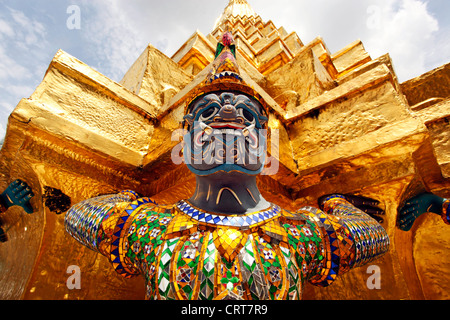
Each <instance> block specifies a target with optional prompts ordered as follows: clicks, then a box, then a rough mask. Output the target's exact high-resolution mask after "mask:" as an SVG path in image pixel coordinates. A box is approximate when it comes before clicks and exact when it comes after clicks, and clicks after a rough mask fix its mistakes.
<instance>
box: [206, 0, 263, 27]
mask: <svg viewBox="0 0 450 320" xmlns="http://www.w3.org/2000/svg"><path fill="white" fill-rule="evenodd" d="M256 16H257V15H256V13H255V11H254V10H253V8H252V7H251V6H250V5H249V4H248V2H247V1H245V0H230V2H229V3H228V6H227V7H226V8H225V10H224V11H223V13H222V15H221V16H220V17H219V18H218V19H217V21H216V24H215V25H214V29H216V28H217V27H218V26H220V25H221V24H222V23H223V22H224V21H225V20H226V19H227V18H228V17H256Z"/></svg>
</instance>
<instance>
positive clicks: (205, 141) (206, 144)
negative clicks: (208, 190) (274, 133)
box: [184, 92, 267, 176]
mask: <svg viewBox="0 0 450 320" xmlns="http://www.w3.org/2000/svg"><path fill="white" fill-rule="evenodd" d="M184 120H185V123H186V124H187V127H186V128H187V130H188V133H187V134H186V135H185V137H184V141H185V147H184V158H185V163H186V164H187V165H188V167H189V169H190V170H191V171H192V172H193V173H194V174H196V175H200V176H206V175H210V174H213V173H216V172H219V171H222V172H235V171H237V172H242V173H245V174H250V175H257V174H259V173H261V171H262V170H263V168H264V163H265V159H266V149H267V148H266V147H267V143H266V142H267V130H266V124H267V117H266V116H265V112H264V110H263V108H262V106H261V104H260V103H259V102H258V101H257V100H256V99H254V98H252V97H249V96H247V95H244V94H240V93H233V92H224V93H210V94H207V95H205V96H203V97H201V98H199V99H197V100H195V101H194V102H193V103H192V104H191V105H190V107H189V109H188V112H187V115H186V116H185V117H184Z"/></svg>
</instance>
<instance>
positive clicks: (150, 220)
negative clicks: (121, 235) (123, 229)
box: [125, 198, 174, 234]
mask: <svg viewBox="0 0 450 320" xmlns="http://www.w3.org/2000/svg"><path fill="white" fill-rule="evenodd" d="M136 203H137V204H138V206H136V207H135V205H133V204H136ZM129 207H131V209H133V213H132V214H131V215H132V216H133V217H132V223H131V226H130V228H132V227H133V226H135V228H137V227H142V226H145V228H146V230H152V229H155V228H157V229H159V230H160V231H165V229H166V228H165V226H166V225H167V224H168V223H169V222H170V221H171V220H172V218H173V214H174V206H173V205H160V204H157V203H156V202H155V201H153V200H152V199H150V198H140V199H137V200H136V201H135V202H133V203H131V204H130V205H129ZM134 207H135V208H134ZM125 211H126V210H125ZM133 231H134V230H128V233H129V234H131V233H133ZM141 233H142V231H141Z"/></svg>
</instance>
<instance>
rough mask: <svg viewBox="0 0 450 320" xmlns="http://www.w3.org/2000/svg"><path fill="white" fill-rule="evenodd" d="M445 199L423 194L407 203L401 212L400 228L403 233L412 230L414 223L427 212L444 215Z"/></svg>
mask: <svg viewBox="0 0 450 320" xmlns="http://www.w3.org/2000/svg"><path fill="white" fill-rule="evenodd" d="M443 203H444V199H443V198H441V197H439V196H436V195H434V194H432V193H422V194H420V195H418V196H415V197H414V198H411V199H409V200H407V201H406V203H405V204H404V205H403V207H401V208H400V209H399V210H398V212H399V215H398V216H399V221H398V222H399V227H400V229H401V230H403V231H409V230H411V228H412V226H413V224H414V221H415V220H416V219H417V218H418V217H420V216H421V215H422V214H424V213H425V212H432V213H436V214H441V213H442V205H443Z"/></svg>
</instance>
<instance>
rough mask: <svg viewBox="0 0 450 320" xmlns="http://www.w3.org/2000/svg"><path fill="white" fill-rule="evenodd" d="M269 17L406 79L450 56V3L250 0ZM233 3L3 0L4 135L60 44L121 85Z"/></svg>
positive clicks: (0, 109) (205, 29) (208, 26)
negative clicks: (143, 59)
mask: <svg viewBox="0 0 450 320" xmlns="http://www.w3.org/2000/svg"><path fill="white" fill-rule="evenodd" d="M248 2H249V4H250V5H251V6H252V7H253V9H254V10H255V12H256V13H257V14H259V15H260V16H261V18H262V19H263V20H264V21H268V20H271V21H272V22H273V23H274V24H275V25H276V26H277V27H281V26H283V27H284V28H285V29H286V30H287V31H288V32H292V31H295V32H296V33H297V34H298V36H299V37H300V39H301V40H302V41H303V43H305V44H308V43H309V42H310V41H312V40H313V39H315V38H316V37H317V36H321V37H322V38H323V39H324V41H325V43H326V45H327V46H328V48H329V50H330V51H331V52H332V53H334V52H337V51H339V50H340V49H342V48H344V47H345V46H347V45H348V44H350V43H352V42H354V41H355V40H361V41H362V42H363V44H364V47H365V49H366V50H367V51H368V52H369V54H370V56H371V57H372V58H374V59H375V58H377V57H379V56H381V55H384V54H386V53H389V54H390V56H391V58H392V60H393V64H394V68H395V71H396V73H397V76H398V78H399V81H400V82H403V81H406V80H409V79H411V78H414V77H417V76H419V75H421V74H423V73H425V72H427V71H430V70H432V69H434V68H437V67H439V66H442V65H444V64H446V63H449V62H450V19H449V13H450V1H449V0H315V1H311V0H277V1H272V0H248ZM227 4H228V0H188V1H186V0H166V1H160V0H159V1H156V0H114V1H113V0H111V1H107V0H0V141H1V140H2V138H3V137H4V135H5V131H6V126H7V119H8V116H9V114H10V113H11V112H12V111H13V110H14V108H15V107H16V106H17V104H18V103H19V101H20V100H21V99H22V98H27V97H29V96H30V95H31V94H32V93H33V92H34V90H35V89H36V87H37V86H38V85H39V84H40V82H41V81H42V79H43V77H44V75H45V72H46V70H47V68H48V66H49V64H50V62H51V60H52V58H53V57H54V55H55V54H56V52H57V51H58V50H59V49H62V50H64V51H65V52H67V53H69V54H70V55H72V56H75V57H76V58H78V59H79V60H81V61H82V62H84V63H86V64H87V65H89V66H91V67H92V68H94V69H96V70H98V71H99V72H101V73H102V74H104V75H106V76H107V77H109V78H110V79H112V80H114V81H117V82H119V81H120V80H121V79H122V77H123V76H124V74H125V73H126V71H127V70H128V69H129V68H130V66H131V65H132V64H133V63H134V61H135V60H136V59H137V58H138V57H139V55H140V54H141V53H142V52H143V51H144V50H145V48H146V46H147V45H148V44H152V45H153V46H155V47H156V48H158V49H159V50H161V51H162V52H163V53H164V54H166V55H167V56H169V57H171V56H172V55H173V54H174V53H175V52H176V51H177V50H178V49H179V48H180V47H181V46H182V45H183V43H184V42H185V41H186V40H187V39H188V38H189V37H190V36H191V35H192V34H193V33H194V32H195V31H196V30H199V31H200V32H201V33H203V34H204V35H207V34H208V33H210V32H211V31H212V29H213V26H214V23H215V21H216V19H217V18H218V17H219V16H220V14H221V13H222V12H223V9H224V8H225V7H226V5H227Z"/></svg>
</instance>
